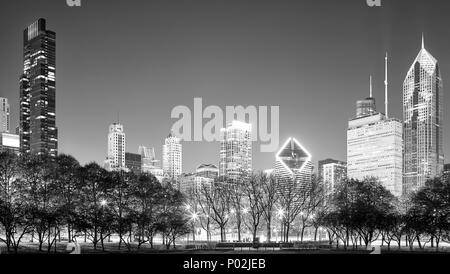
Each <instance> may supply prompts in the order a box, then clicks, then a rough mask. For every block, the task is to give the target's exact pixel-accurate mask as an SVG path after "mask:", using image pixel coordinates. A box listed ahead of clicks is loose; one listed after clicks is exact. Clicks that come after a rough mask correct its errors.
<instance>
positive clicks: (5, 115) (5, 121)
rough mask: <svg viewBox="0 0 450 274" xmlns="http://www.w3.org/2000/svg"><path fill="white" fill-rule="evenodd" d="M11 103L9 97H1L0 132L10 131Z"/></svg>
mask: <svg viewBox="0 0 450 274" xmlns="http://www.w3.org/2000/svg"><path fill="white" fill-rule="evenodd" d="M9 130H10V120H9V104H8V99H6V98H1V97H0V133H2V132H4V133H9Z"/></svg>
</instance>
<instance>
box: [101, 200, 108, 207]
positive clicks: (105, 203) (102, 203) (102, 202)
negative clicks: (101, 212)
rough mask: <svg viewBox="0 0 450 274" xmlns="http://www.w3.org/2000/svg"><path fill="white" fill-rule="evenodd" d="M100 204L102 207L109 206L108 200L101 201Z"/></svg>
mask: <svg viewBox="0 0 450 274" xmlns="http://www.w3.org/2000/svg"><path fill="white" fill-rule="evenodd" d="M100 204H101V205H102V206H105V205H107V204H108V202H107V201H106V200H101V202H100Z"/></svg>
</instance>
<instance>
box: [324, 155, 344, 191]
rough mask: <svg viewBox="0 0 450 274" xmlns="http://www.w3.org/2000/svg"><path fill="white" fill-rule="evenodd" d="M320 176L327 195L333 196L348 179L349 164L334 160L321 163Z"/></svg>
mask: <svg viewBox="0 0 450 274" xmlns="http://www.w3.org/2000/svg"><path fill="white" fill-rule="evenodd" d="M318 175H319V178H321V179H322V182H323V184H324V187H325V191H326V193H328V194H331V193H333V191H334V190H335V189H336V186H337V185H338V184H340V183H342V182H343V181H344V180H345V179H346V178H347V163H346V162H342V161H338V160H333V159H326V160H323V161H319V174H318Z"/></svg>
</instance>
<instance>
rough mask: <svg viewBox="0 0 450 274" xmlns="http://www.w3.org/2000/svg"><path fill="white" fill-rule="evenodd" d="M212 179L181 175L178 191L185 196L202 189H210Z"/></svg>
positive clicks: (191, 174) (192, 174) (193, 174)
mask: <svg viewBox="0 0 450 274" xmlns="http://www.w3.org/2000/svg"><path fill="white" fill-rule="evenodd" d="M213 183H214V179H211V178H207V177H202V176H197V174H195V173H189V174H182V175H181V176H180V182H179V190H180V192H181V193H184V194H186V195H190V194H193V193H195V192H201V191H202V189H203V188H205V187H207V188H211V186H212V185H213Z"/></svg>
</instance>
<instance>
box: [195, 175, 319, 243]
mask: <svg viewBox="0 0 450 274" xmlns="http://www.w3.org/2000/svg"><path fill="white" fill-rule="evenodd" d="M325 197H326V196H325V192H324V188H323V184H322V183H321V182H320V180H317V179H316V178H313V179H312V181H311V184H309V185H304V186H301V185H298V184H295V183H292V182H291V183H286V182H284V183H280V182H278V181H277V180H276V178H275V177H273V176H270V175H267V174H265V173H258V174H253V175H252V176H251V177H250V179H249V180H248V181H246V182H241V183H237V184H236V183H232V182H225V183H223V182H216V183H214V184H213V186H211V185H205V184H204V185H201V186H197V187H196V188H193V189H191V191H190V192H189V193H188V194H187V201H188V203H189V209H190V210H191V215H192V216H195V217H196V218H191V219H195V220H193V221H195V223H196V224H197V225H199V226H200V227H201V228H202V229H204V230H205V231H206V232H207V235H208V240H210V239H211V234H212V231H214V230H216V229H218V230H220V239H221V241H226V240H227V239H226V229H227V228H231V229H233V230H235V231H237V240H238V241H241V240H242V231H243V230H246V231H250V232H251V234H252V238H253V241H256V240H257V238H258V235H260V233H261V232H263V233H264V232H265V235H266V239H267V241H269V242H270V241H272V239H273V235H272V234H273V228H274V227H275V226H278V222H279V223H280V234H281V239H282V241H284V242H288V241H289V237H290V235H292V233H293V231H295V232H296V234H297V236H298V237H299V238H301V240H303V236H304V234H305V229H307V228H309V227H316V232H317V229H318V225H317V223H316V222H315V220H316V219H315V213H316V212H317V211H318V210H319V207H320V206H321V205H322V204H323V203H324V202H325V200H324V199H325Z"/></svg>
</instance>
